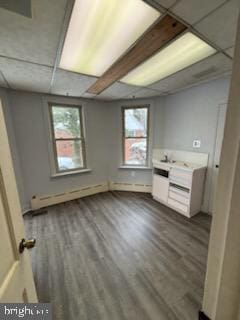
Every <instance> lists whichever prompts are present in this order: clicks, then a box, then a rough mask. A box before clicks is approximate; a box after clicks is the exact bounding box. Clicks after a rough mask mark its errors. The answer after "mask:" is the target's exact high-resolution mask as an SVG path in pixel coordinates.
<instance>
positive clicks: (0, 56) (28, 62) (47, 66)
mask: <svg viewBox="0 0 240 320" xmlns="http://www.w3.org/2000/svg"><path fill="white" fill-rule="evenodd" d="M0 58H4V59H9V60H14V61H17V62H24V63H27V64H32V65H36V66H39V67H46V68H51V69H52V68H53V66H50V65H47V64H42V63H37V62H32V61H28V60H24V59H19V58H14V57H9V56H5V55H1V54H0Z"/></svg>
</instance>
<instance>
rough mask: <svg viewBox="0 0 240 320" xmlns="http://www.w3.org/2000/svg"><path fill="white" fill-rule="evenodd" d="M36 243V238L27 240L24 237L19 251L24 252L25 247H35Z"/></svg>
mask: <svg viewBox="0 0 240 320" xmlns="http://www.w3.org/2000/svg"><path fill="white" fill-rule="evenodd" d="M35 244H36V239H29V240H25V239H22V241H21V242H20V244H19V252H20V253H23V251H24V249H25V248H26V249H32V248H34V247H35Z"/></svg>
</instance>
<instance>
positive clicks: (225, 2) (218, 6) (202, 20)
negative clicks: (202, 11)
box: [192, 0, 231, 26]
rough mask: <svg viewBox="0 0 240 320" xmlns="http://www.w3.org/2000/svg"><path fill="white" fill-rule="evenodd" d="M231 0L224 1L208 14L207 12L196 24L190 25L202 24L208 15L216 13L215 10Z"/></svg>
mask: <svg viewBox="0 0 240 320" xmlns="http://www.w3.org/2000/svg"><path fill="white" fill-rule="evenodd" d="M230 1H231V0H226V1H224V2H223V3H221V4H220V5H219V6H217V7H216V8H215V9H213V10H211V11H210V12H208V13H207V14H206V15H205V16H204V17H202V18H201V19H199V20H198V21H197V22H195V23H194V24H192V26H196V25H197V24H199V23H200V22H202V21H203V20H204V19H206V18H207V17H209V16H210V15H212V14H213V13H214V12H216V11H217V10H219V9H220V8H221V7H223V6H225V5H226V4H227V3H228V2H230Z"/></svg>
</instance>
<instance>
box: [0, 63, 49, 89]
mask: <svg viewBox="0 0 240 320" xmlns="http://www.w3.org/2000/svg"><path fill="white" fill-rule="evenodd" d="M0 70H1V71H2V73H3V75H4V77H5V78H6V80H7V81H8V83H9V85H10V86H11V88H12V89H20V90H26V91H35V92H48V90H49V87H50V83H51V77H52V70H53V68H51V67H45V66H40V65H36V64H32V63H27V62H22V61H17V60H13V59H8V58H2V57H0Z"/></svg>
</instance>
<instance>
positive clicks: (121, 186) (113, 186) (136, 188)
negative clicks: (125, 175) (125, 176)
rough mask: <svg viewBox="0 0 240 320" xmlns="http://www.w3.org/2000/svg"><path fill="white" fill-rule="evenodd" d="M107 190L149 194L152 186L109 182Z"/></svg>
mask: <svg viewBox="0 0 240 320" xmlns="http://www.w3.org/2000/svg"><path fill="white" fill-rule="evenodd" d="M109 190H116V191H131V192H146V193H151V192H152V186H151V185H149V184H142V183H124V182H122V183H121V182H109Z"/></svg>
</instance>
